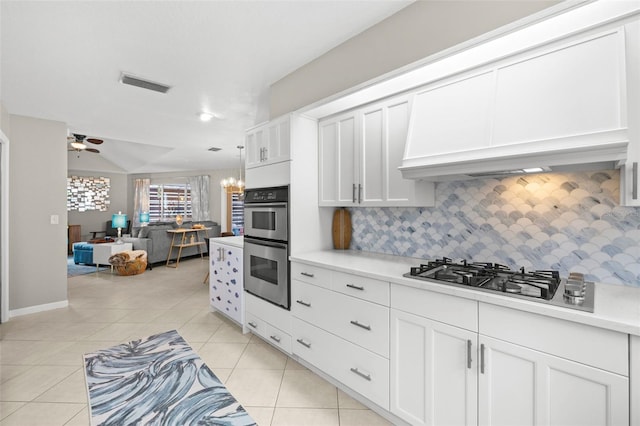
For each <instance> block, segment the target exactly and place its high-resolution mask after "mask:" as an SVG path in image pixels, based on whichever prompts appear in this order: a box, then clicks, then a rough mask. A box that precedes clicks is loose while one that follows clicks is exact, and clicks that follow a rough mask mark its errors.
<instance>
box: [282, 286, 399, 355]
mask: <svg viewBox="0 0 640 426" xmlns="http://www.w3.org/2000/svg"><path fill="white" fill-rule="evenodd" d="M292 296H293V297H292V302H291V303H292V308H291V312H292V314H293V315H294V317H297V318H300V319H302V320H304V321H307V322H308V323H311V324H313V325H315V326H317V327H319V328H322V329H324V330H327V331H329V332H331V333H333V334H335V335H337V336H339V337H342V338H344V339H346V340H348V341H349V342H353V343H355V344H356V345H359V346H362V347H363V348H366V349H368V350H370V351H373V352H375V353H377V354H379V355H381V356H383V357H385V358H388V357H389V308H387V307H386V306H381V305H378V304H376V303H371V302H367V301H366V300H361V299H357V298H355V297H351V296H347V295H344V294H342V293H337V292H333V291H329V290H325V289H323V288H320V287H316V286H313V285H310V284H306V283H302V282H297V281H294V282H293V284H292Z"/></svg>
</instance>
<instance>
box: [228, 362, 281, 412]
mask: <svg viewBox="0 0 640 426" xmlns="http://www.w3.org/2000/svg"><path fill="white" fill-rule="evenodd" d="M283 371H284V370H239V369H235V370H233V372H232V373H231V376H230V377H229V379H228V380H227V382H226V386H227V389H229V392H231V394H232V395H233V396H234V397H235V398H236V399H237V400H238V401H240V404H242V405H249V406H263V407H273V406H274V405H275V403H276V399H277V398H278V390H279V388H280V383H281V382H282V373H283Z"/></svg>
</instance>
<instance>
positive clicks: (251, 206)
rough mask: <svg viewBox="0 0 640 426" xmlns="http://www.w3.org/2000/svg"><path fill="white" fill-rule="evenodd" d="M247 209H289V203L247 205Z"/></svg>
mask: <svg viewBox="0 0 640 426" xmlns="http://www.w3.org/2000/svg"><path fill="white" fill-rule="evenodd" d="M244 207H245V209H252V208H258V207H275V208H283V209H286V208H287V203H245V204H244Z"/></svg>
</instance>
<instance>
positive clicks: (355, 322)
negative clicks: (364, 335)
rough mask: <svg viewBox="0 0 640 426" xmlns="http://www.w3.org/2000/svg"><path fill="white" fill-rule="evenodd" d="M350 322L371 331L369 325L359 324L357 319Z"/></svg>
mask: <svg viewBox="0 0 640 426" xmlns="http://www.w3.org/2000/svg"><path fill="white" fill-rule="evenodd" d="M349 322H350V323H351V324H353V325H355V326H358V327H360V328H364V329H365V330H369V331H371V326H370V325H365V324H360V323H359V322H358V321H349Z"/></svg>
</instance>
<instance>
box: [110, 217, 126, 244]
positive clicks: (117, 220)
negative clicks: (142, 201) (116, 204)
mask: <svg viewBox="0 0 640 426" xmlns="http://www.w3.org/2000/svg"><path fill="white" fill-rule="evenodd" d="M111 227H112V228H118V240H117V241H116V243H118V244H122V228H126V227H127V215H126V214H122V212H118V213H117V214H114V215H113V216H111Z"/></svg>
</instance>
